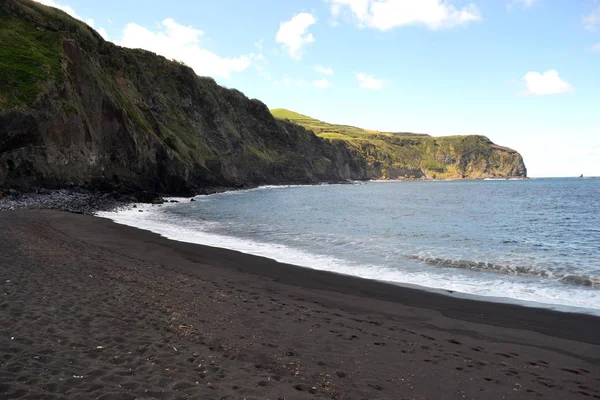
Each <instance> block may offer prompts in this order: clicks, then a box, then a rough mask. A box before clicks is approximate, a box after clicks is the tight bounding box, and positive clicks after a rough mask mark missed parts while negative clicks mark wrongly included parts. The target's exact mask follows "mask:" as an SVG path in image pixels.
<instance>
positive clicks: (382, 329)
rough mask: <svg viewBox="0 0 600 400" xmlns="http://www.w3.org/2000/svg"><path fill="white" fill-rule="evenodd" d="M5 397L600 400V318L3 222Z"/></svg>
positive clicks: (27, 214)
mask: <svg viewBox="0 0 600 400" xmlns="http://www.w3.org/2000/svg"><path fill="white" fill-rule="evenodd" d="M0 232H1V233H0V235H1V239H0V289H1V290H0V296H2V297H1V299H0V398H1V399H9V398H23V399H59V398H68V399H95V398H98V399H135V398H139V399H148V398H158V399H184V398H196V399H244V398H246V399H311V398H334V399H462V398H467V399H473V398H477V399H502V398H510V399H513V398H514V399H516V398H527V399H530V398H540V399H571V398H573V399H578V398H581V399H593V398H597V399H600V318H595V317H591V316H585V315H577V314H566V313H564V314H562V313H557V312H552V311H549V310H538V309H532V308H524V307H518V306H512V305H502V304H495V303H486V302H478V301H472V300H464V299H457V298H452V297H447V296H441V295H438V294H433V293H428V292H424V291H419V290H413V289H407V288H400V287H395V286H391V285H387V284H383V283H378V282H373V281H365V280H361V279H356V278H351V277H345V276H340V275H335V274H331V273H326V272H319V271H313V270H308V269H302V268H298V267H293V266H288V265H285V264H279V263H276V262H274V261H271V260H267V259H264V258H260V257H254V256H249V255H244V254H240V253H237V252H233V251H228V250H222V249H215V248H210V247H203V246H198V245H191V244H185V243H179V242H174V241H170V240H167V239H164V238H161V237H159V236H157V235H155V234H152V233H149V232H145V231H140V230H137V229H134V228H129V227H125V226H120V225H117V224H114V223H112V222H111V221H108V220H105V219H100V218H94V217H89V216H83V215H74V214H67V213H61V212H56V211H35V210H29V211H14V212H5V213H0Z"/></svg>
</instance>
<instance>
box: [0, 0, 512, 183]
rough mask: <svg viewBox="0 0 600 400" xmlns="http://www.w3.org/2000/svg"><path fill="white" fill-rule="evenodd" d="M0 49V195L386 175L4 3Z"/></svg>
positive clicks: (181, 69)
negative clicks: (14, 190) (4, 191)
mask: <svg viewBox="0 0 600 400" xmlns="http://www.w3.org/2000/svg"><path fill="white" fill-rule="evenodd" d="M0 43H1V46H0V76H1V77H2V79H1V80H0V187H2V186H4V187H24V188H30V187H48V188H55V187H92V188H105V189H110V190H120V189H123V190H136V191H137V190H143V191H154V192H162V193H173V194H191V193H195V192H198V191H202V190H203V189H205V188H207V187H217V186H245V185H257V184H264V183H274V184H276V183H291V182H295V183H313V182H321V181H340V180H347V179H367V178H374V177H378V175H383V174H385V172H384V171H383V170H381V171H379V172H377V171H378V170H377V168H378V167H376V166H375V167H374V165H376V164H374V163H377V162H379V161H377V160H375V161H373V160H370V159H369V158H368V157H366V155H365V154H366V153H365V152H364V151H362V150H361V149H360V148H359V147H356V146H351V145H349V144H348V143H347V142H344V141H331V140H328V139H325V138H320V137H318V136H316V135H315V134H314V133H313V132H311V131H308V130H306V129H305V128H304V127H302V126H299V125H297V124H294V123H291V122H287V121H284V120H278V119H275V118H273V116H272V115H271V113H270V112H269V110H268V109H267V107H266V106H265V105H264V104H263V103H261V102H260V101H258V100H251V99H248V98H247V97H246V96H244V95H243V94H242V93H240V92H239V91H237V90H231V89H226V88H223V87H220V86H218V85H217V84H216V83H215V82H214V81H213V80H212V79H210V78H202V77H198V76H197V75H196V74H195V73H194V72H193V71H192V69H190V68H189V67H186V66H185V65H181V64H179V63H177V62H173V61H169V60H166V59H165V58H163V57H160V56H157V55H155V54H153V53H150V52H147V51H142V50H131V49H124V48H120V47H118V46H115V45H114V44H112V43H109V42H106V41H104V40H103V39H102V38H101V37H100V36H99V35H98V34H97V33H96V32H95V31H94V30H92V29H91V28H89V27H88V26H87V25H85V24H83V23H82V22H80V21H77V20H75V19H73V18H71V17H70V16H68V15H66V14H65V13H63V12H61V11H58V10H56V9H52V8H49V7H45V6H42V5H40V4H38V3H34V2H32V1H29V0H2V2H0ZM462 159H464V158H461V160H462ZM478 162H479V161H478ZM498 162H502V157H500V158H499V161H498ZM484 164H485V162H482V163H481V167H485V168H487V167H486V166H485V165H484ZM382 165H383V164H382ZM469 165H473V167H472V168H474V169H477V168H480V166H479V164H476V163H469ZM486 165H487V164H486ZM408 170H409V169H407V171H408ZM386 171H387V170H386ZM415 171H416V172H415V173H416V174H417V175H419V174H420V175H419V176H426V174H427V172H426V171H425V170H422V169H420V168H417V169H415ZM523 171H524V167H523ZM523 171H517V170H510V171H508V169H507V170H506V173H507V174H510V175H522V174H524V172H523ZM409 174H411V173H409ZM469 176H472V175H469ZM413 177H417V176H416V175H414V174H413Z"/></svg>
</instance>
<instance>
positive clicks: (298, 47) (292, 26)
mask: <svg viewBox="0 0 600 400" xmlns="http://www.w3.org/2000/svg"><path fill="white" fill-rule="evenodd" d="M316 22H317V19H316V18H315V17H314V16H313V15H312V14H309V13H300V14H297V15H295V16H294V17H293V18H292V19H291V20H289V21H285V22H282V23H281V24H280V25H279V30H278V31H277V34H276V35H275V41H276V42H277V43H281V44H282V46H283V48H284V49H285V51H286V52H287V53H288V54H289V56H290V57H292V58H294V59H296V60H299V59H300V58H302V48H303V47H304V46H306V45H307V44H310V43H312V42H314V41H315V37H314V36H313V34H312V33H308V28H309V27H310V26H311V25H313V24H314V23H316Z"/></svg>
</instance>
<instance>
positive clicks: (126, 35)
mask: <svg viewBox="0 0 600 400" xmlns="http://www.w3.org/2000/svg"><path fill="white" fill-rule="evenodd" d="M203 34H204V32H202V31H201V30H199V29H195V28H193V27H191V26H183V25H180V24H178V23H177V22H175V20H173V19H171V18H167V19H165V20H164V21H163V22H162V25H161V27H160V28H159V30H158V31H157V32H152V31H150V30H148V29H146V28H144V27H142V26H140V25H137V24H134V23H130V24H127V26H125V29H124V30H123V38H122V39H121V41H120V42H118V43H117V44H119V45H121V46H124V47H129V48H140V49H146V50H150V51H153V52H155V53H157V54H160V55H163V56H165V57H167V58H169V59H173V60H178V61H183V62H184V63H185V64H187V65H189V66H190V67H192V68H193V69H194V71H195V72H196V73H197V74H198V75H208V76H215V77H222V78H229V76H230V74H231V73H232V72H240V71H243V70H245V69H246V68H248V67H249V66H250V65H251V64H252V60H253V57H254V56H253V55H252V54H250V55H247V56H239V57H234V58H223V57H220V56H219V55H217V54H215V53H213V52H211V51H209V50H206V49H203V48H202V47H201V46H200V37H201V36H202V35H203Z"/></svg>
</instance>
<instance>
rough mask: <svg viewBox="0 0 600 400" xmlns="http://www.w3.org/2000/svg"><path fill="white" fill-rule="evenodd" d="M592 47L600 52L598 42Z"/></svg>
mask: <svg viewBox="0 0 600 400" xmlns="http://www.w3.org/2000/svg"><path fill="white" fill-rule="evenodd" d="M592 49H594V50H595V51H597V52H598V53H600V43H596V44H595V45H594V46H592Z"/></svg>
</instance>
